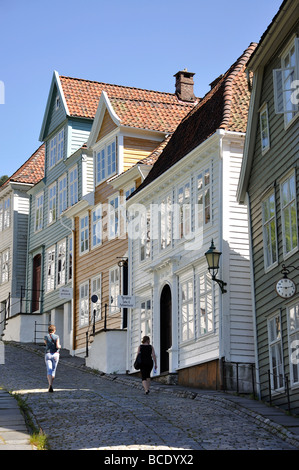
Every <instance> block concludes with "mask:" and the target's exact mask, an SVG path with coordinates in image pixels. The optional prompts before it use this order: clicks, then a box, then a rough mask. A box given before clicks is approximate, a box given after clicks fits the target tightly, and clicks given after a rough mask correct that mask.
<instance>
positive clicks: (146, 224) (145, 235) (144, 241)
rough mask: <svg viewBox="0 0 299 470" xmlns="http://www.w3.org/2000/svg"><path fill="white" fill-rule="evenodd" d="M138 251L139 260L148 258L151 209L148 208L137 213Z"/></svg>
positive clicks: (149, 252) (149, 254)
mask: <svg viewBox="0 0 299 470" xmlns="http://www.w3.org/2000/svg"><path fill="white" fill-rule="evenodd" d="M139 224H140V225H139V228H140V237H138V238H139V253H140V261H141V262H142V261H146V260H149V259H150V257H151V210H150V208H149V209H147V210H145V211H142V212H141V213H140V214H139Z"/></svg>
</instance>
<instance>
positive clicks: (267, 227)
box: [262, 190, 278, 272]
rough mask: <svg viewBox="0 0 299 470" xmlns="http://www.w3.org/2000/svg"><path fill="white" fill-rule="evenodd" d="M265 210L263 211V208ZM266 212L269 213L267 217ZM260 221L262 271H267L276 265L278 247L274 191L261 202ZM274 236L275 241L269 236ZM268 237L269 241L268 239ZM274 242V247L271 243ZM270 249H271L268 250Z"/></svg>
mask: <svg viewBox="0 0 299 470" xmlns="http://www.w3.org/2000/svg"><path fill="white" fill-rule="evenodd" d="M271 198H273V204H274V207H273V209H274V211H273V210H272V208H271V204H272V202H271V201H270V199H271ZM266 206H267V208H266V209H265V207H266ZM266 211H267V212H268V213H269V216H267V214H266ZM262 220H263V246H264V269H265V271H266V272H267V271H269V270H270V269H272V268H273V267H274V266H277V263H278V246H277V225H276V224H277V220H276V201H275V191H274V190H273V191H271V192H270V193H268V194H267V196H266V197H264V199H263V200H262ZM272 234H274V235H275V239H272V238H271V235H272ZM269 236H270V239H269ZM274 242H275V247H273V243H274ZM270 248H271V249H270Z"/></svg>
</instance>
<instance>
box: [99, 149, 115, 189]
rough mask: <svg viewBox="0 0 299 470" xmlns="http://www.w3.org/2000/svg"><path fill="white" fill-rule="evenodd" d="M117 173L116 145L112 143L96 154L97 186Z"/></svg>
mask: <svg viewBox="0 0 299 470" xmlns="http://www.w3.org/2000/svg"><path fill="white" fill-rule="evenodd" d="M115 172H116V143H115V141H113V142H110V143H109V144H107V145H105V146H104V147H103V148H101V149H100V150H98V151H97V152H96V184H99V183H101V182H102V181H104V180H105V179H107V178H109V177H110V176H112V175H114V173H115Z"/></svg>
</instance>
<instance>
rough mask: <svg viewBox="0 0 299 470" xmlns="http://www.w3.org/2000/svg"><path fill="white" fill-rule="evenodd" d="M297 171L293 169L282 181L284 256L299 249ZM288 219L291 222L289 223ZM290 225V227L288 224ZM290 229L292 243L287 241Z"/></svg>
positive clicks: (281, 202)
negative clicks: (292, 185)
mask: <svg viewBox="0 0 299 470" xmlns="http://www.w3.org/2000/svg"><path fill="white" fill-rule="evenodd" d="M291 180H293V184H294V187H293V194H292V193H291ZM296 192H297V191H296V173H295V170H293V171H292V172H291V173H289V174H288V175H287V176H286V177H284V179H283V180H282V181H281V182H280V207H281V225H282V239H283V256H284V258H287V257H288V256H290V255H292V254H293V253H295V252H296V251H297V250H298V218H297V197H296ZM287 220H288V221H289V223H287ZM288 225H289V229H288V228H287V226H288ZM288 230H289V239H290V245H289V246H288V243H287V231H288Z"/></svg>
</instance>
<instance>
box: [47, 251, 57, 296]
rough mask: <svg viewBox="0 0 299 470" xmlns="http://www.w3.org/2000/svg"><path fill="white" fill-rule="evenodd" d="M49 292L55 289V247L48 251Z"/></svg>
mask: <svg viewBox="0 0 299 470" xmlns="http://www.w3.org/2000/svg"><path fill="white" fill-rule="evenodd" d="M46 281H47V292H49V291H51V290H53V289H54V287H55V246H52V247H51V248H49V249H48V251H47V279H46Z"/></svg>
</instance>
